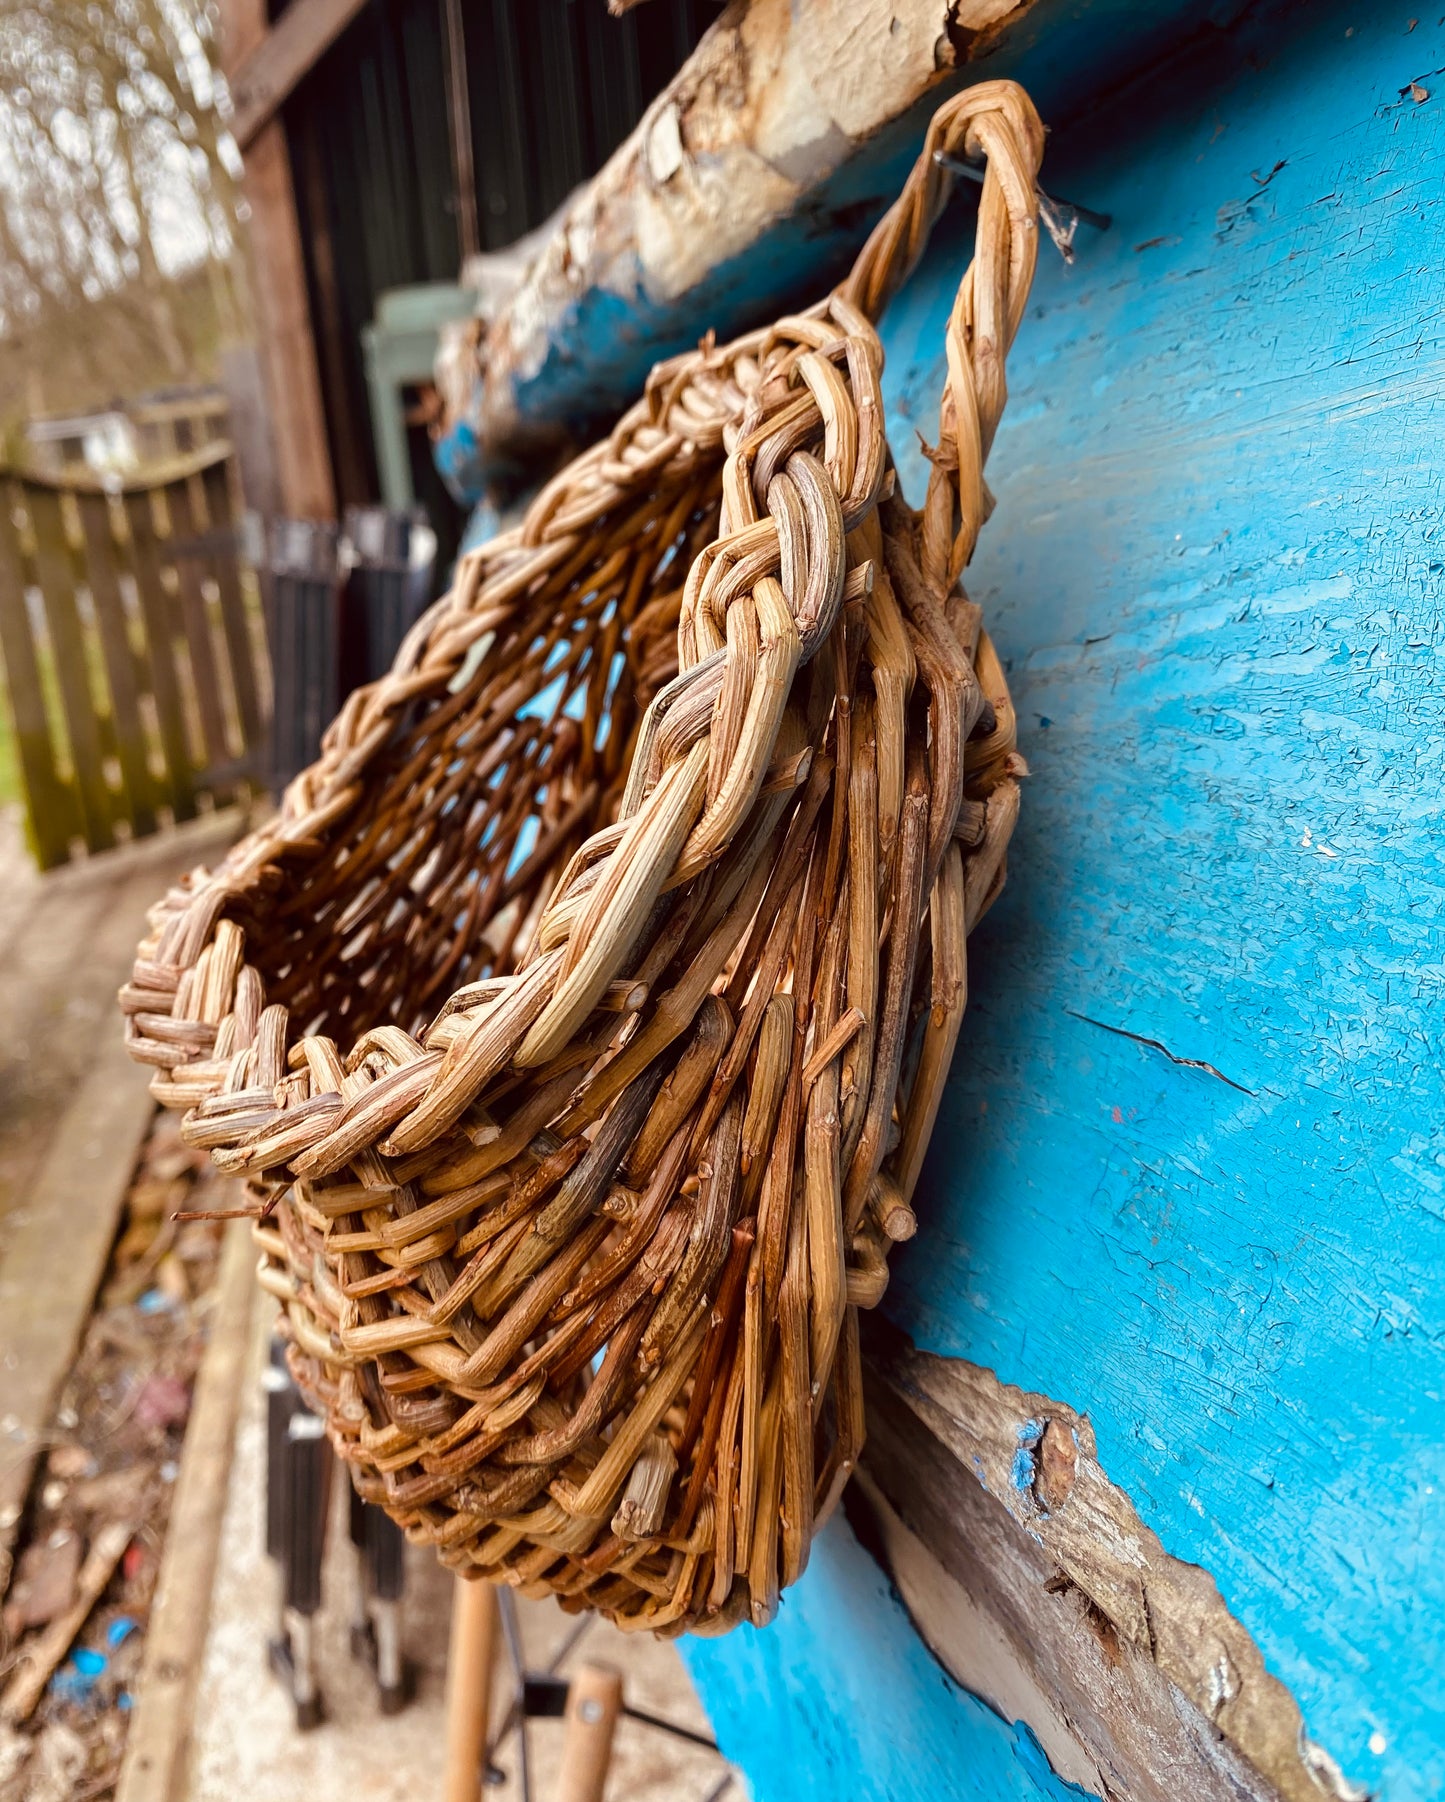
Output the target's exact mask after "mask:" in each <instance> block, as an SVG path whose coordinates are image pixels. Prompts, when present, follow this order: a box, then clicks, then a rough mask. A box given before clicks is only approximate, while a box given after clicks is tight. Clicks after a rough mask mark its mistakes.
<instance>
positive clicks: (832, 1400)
mask: <svg viewBox="0 0 1445 1802" xmlns="http://www.w3.org/2000/svg"><path fill="white" fill-rule="evenodd" d="M1042 148H1043V131H1042V128H1041V126H1040V124H1039V121H1038V117H1037V115H1036V114H1035V112H1034V109H1033V107H1032V105H1031V104H1030V102H1029V100H1028V98H1027V97H1026V96H1025V94H1024V93H1023V92H1022V91H1021V90H1020V89H1019V88H1017V87H1015V86H1013V85H1012V84H1010V83H1004V82H991V83H987V84H985V85H983V86H980V87H976V88H973V89H971V90H970V91H968V92H966V93H964V94H962V95H960V96H959V97H958V98H956V99H954V100H952V101H950V102H949V103H948V104H947V105H946V106H944V107H943V108H942V109H941V110H940V111H939V113H938V114H937V116H936V117H935V118H934V120H933V123H932V126H931V127H930V130H929V133H928V138H927V141H926V144H925V147H924V150H923V154H922V156H921V157H920V159H919V161H918V164H917V166H916V167H915V169H914V170H913V172H912V174H911V176H910V177H909V180H908V183H907V186H906V188H905V190H904V192H903V194H902V196H901V197H900V199H899V200H898V202H897V203H896V205H895V206H894V207H893V208H892V210H891V211H890V212H889V213H888V214H887V216H886V217H885V218H884V220H883V221H882V223H881V224H880V225H879V227H878V229H877V230H876V231H875V232H874V234H873V236H872V238H871V239H870V241H869V243H868V245H867V246H866V248H865V249H864V251H863V252H862V254H861V256H860V258H859V260H858V263H857V265H856V267H855V268H854V270H853V273H852V275H851V276H850V277H849V279H848V280H847V281H846V282H845V283H844V284H843V285H842V286H841V287H840V288H839V289H838V290H837V291H836V292H835V293H833V294H831V295H830V296H829V297H828V298H827V299H825V300H823V301H822V302H820V303H819V304H818V305H817V306H815V307H813V308H811V309H810V310H809V311H808V312H806V313H804V314H800V315H798V316H797V317H791V318H785V319H780V320H779V321H778V322H777V323H776V324H775V325H773V326H772V327H771V328H770V329H768V330H766V331H760V332H755V333H753V334H751V335H749V336H747V337H744V338H741V339H739V340H738V341H737V342H735V343H733V344H729V345H727V346H725V347H719V346H716V345H714V344H713V343H712V342H711V341H710V340H709V341H707V342H705V343H704V344H703V345H702V346H701V347H700V348H699V349H697V350H696V351H692V352H690V353H688V354H687V355H685V356H680V357H677V358H674V359H673V360H672V361H670V362H668V363H664V364H661V365H659V367H658V368H656V369H655V370H654V371H653V373H652V376H651V377H650V379H649V381H648V383H647V388H646V393H645V395H644V396H643V398H642V399H641V400H640V401H639V402H638V403H637V405H636V406H634V407H633V408H632V410H631V411H630V412H629V413H628V414H627V415H626V417H625V418H624V419H623V420H622V421H621V423H620V424H619V425H618V427H617V428H616V430H615V431H614V432H613V433H612V435H611V436H610V438H608V439H607V440H606V441H605V442H603V443H600V444H598V445H596V446H595V447H594V448H593V449H592V450H590V451H588V452H587V453H586V454H585V455H584V456H581V457H579V458H578V459H577V460H576V461H575V462H574V463H572V464H571V465H570V466H569V467H567V468H566V469H565V470H563V472H562V473H561V474H560V475H559V476H557V477H556V478H555V479H554V480H553V481H552V482H550V483H549V484H548V485H547V487H546V488H545V489H544V490H543V491H542V492H541V493H540V494H539V495H538V496H537V498H536V500H535V501H534V502H533V503H532V505H531V507H530V509H529V510H528V512H527V515H526V518H525V520H524V522H523V523H522V525H521V526H520V527H518V528H517V529H516V530H514V531H511V532H508V533H507V534H505V535H504V536H502V537H500V538H497V539H496V540H495V541H493V542H492V543H491V544H489V545H487V546H486V547H485V548H484V549H483V550H481V551H479V552H477V553H475V554H473V555H472V556H470V557H468V558H466V559H465V560H464V561H463V562H462V564H461V565H460V567H459V569H458V572H457V581H456V585H455V587H454V588H453V590H452V592H451V593H450V594H449V595H447V596H446V597H445V598H444V599H443V600H442V601H440V602H439V603H438V604H437V605H436V606H435V607H433V608H432V609H431V611H430V612H429V613H428V614H427V615H426V616H425V617H424V618H423V619H422V620H421V621H420V623H419V624H418V625H417V626H416V627H415V628H414V629H413V630H412V632H411V634H410V635H409V637H408V638H407V640H406V642H405V643H404V644H403V646H402V649H401V651H400V653H399V654H398V656H397V659H396V663H395V666H394V667H393V669H392V670H391V672H390V674H388V675H387V676H386V677H384V678H383V679H382V680H381V681H380V682H377V683H375V684H373V685H372V686H370V687H367V688H363V689H361V690H359V691H357V692H356V693H355V694H353V695H352V696H351V698H350V699H349V700H348V701H347V703H346V705H345V707H344V708H343V709H342V711H341V714H340V715H339V717H338V718H337V719H336V721H335V723H334V724H333V725H332V726H331V728H330V730H329V732H328V733H327V735H326V739H325V743H324V747H323V750H322V754H321V757H320V760H319V761H318V762H317V763H316V764H315V765H314V766H313V767H312V768H310V769H308V770H306V771H305V772H304V773H303V774H302V775H301V776H299V777H298V778H297V779H296V781H295V782H294V783H293V784H292V785H291V787H290V788H289V789H288V790H287V792H286V795H285V798H284V801H283V803H282V806H281V809H280V812H279V813H278V814H277V816H276V817H275V818H274V819H272V820H271V821H269V822H268V823H267V824H266V825H265V826H263V827H262V828H261V829H260V830H259V831H258V832H255V833H254V834H252V836H251V837H249V838H247V839H246V840H244V841H243V842H242V843H240V844H239V845H238V846H237V847H236V848H235V849H234V850H233V851H232V852H231V853H230V854H229V856H228V857H227V858H226V859H225V861H224V862H223V863H222V864H221V865H220V867H219V868H218V869H216V870H215V871H214V872H211V873H207V872H205V871H199V872H197V873H196V874H195V875H193V876H192V877H191V878H189V879H188V880H187V881H186V882H185V883H184V884H182V885H181V886H180V887H178V888H176V889H174V890H172V891H171V892H170V893H169V894H168V895H166V896H165V898H164V899H163V900H162V901H161V902H160V903H159V904H158V905H157V907H156V908H155V909H154V910H153V912H152V914H151V916H150V925H151V930H150V934H149V936H148V937H147V939H146V940H145V942H144V944H143V945H142V947H141V950H140V954H139V958H138V961H137V963H136V966H135V973H134V977H133V980H132V981H131V982H130V983H129V984H128V985H127V987H126V988H125V989H124V990H123V991H122V994H121V1005H122V1007H123V1009H124V1012H125V1014H126V1015H127V1034H128V1041H129V1045H130V1049H131V1051H132V1052H133V1054H134V1055H135V1056H136V1057H137V1058H138V1059H140V1060H141V1061H142V1062H144V1063H148V1064H152V1065H155V1066H156V1067H157V1068H156V1075H155V1077H154V1081H153V1085H152V1086H153V1089H154V1092H155V1094H156V1095H157V1097H158V1098H159V1099H160V1100H161V1101H162V1102H164V1103H165V1104H167V1105H168V1106H171V1107H175V1108H180V1109H184V1110H185V1128H184V1130H185V1135H186V1138H187V1139H188V1141H189V1142H190V1143H192V1144H194V1145H198V1146H204V1147H206V1148H208V1149H209V1150H210V1152H211V1154H212V1155H213V1157H214V1158H215V1161H216V1163H217V1164H218V1165H219V1166H220V1167H221V1168H222V1169H224V1170H227V1171H232V1172H236V1173H240V1174H243V1175H244V1176H246V1177H247V1178H249V1179H251V1181H252V1182H253V1184H254V1185H255V1193H254V1200H255V1202H256V1207H257V1211H258V1212H259V1213H261V1218H260V1220H259V1221H258V1225H257V1228H256V1233H257V1238H258V1240H259V1243H260V1245H261V1248H262V1252H263V1257H262V1263H261V1273H260V1274H261V1281H262V1282H263V1283H264V1285H265V1287H266V1288H267V1289H268V1290H270V1291H271V1292H272V1293H273V1294H274V1295H276V1296H277V1297H278V1298H279V1300H280V1302H281V1304H282V1309H283V1316H284V1323H285V1324H284V1330H285V1332H286V1333H287V1335H288V1337H289V1342H290V1357H291V1361H292V1367H293V1369H294V1372H295V1374H296V1376H297V1378H298V1380H299V1381H300V1382H301V1384H302V1386H303V1388H304V1390H305V1392H306V1393H307V1395H308V1396H309V1397H310V1399H311V1401H312V1403H313V1405H314V1406H315V1407H316V1408H317V1409H318V1411H320V1412H321V1413H323V1414H324V1416H325V1418H326V1421H327V1423H328V1426H329V1430H330V1433H331V1437H332V1439H333V1441H334V1443H335V1446H336V1449H337V1451H338V1453H339V1454H340V1456H341V1457H342V1458H344V1459H345V1460H346V1462H347V1464H348V1465H349V1466H350V1468H351V1472H352V1475H353V1479H354V1481H355V1483H356V1485H357V1487H358V1489H359V1490H360V1491H361V1493H362V1494H363V1495H364V1496H365V1497H366V1499H367V1500H368V1501H373V1502H377V1503H380V1504H381V1505H382V1506H383V1507H384V1508H386V1510H387V1511H388V1512H389V1513H390V1514H391V1515H393V1516H394V1517H395V1519H396V1520H397V1521H399V1522H400V1523H401V1525H402V1526H403V1527H404V1528H405V1530H406V1532H407V1533H408V1535H409V1536H410V1537H411V1538H413V1539H415V1540H420V1541H424V1542H426V1543H428V1544H431V1545H434V1546H435V1547H436V1548H437V1550H438V1551H439V1553H440V1555H441V1557H442V1558H443V1560H444V1561H445V1562H446V1563H447V1564H449V1565H453V1566H455V1567H456V1568H458V1569H459V1570H461V1571H463V1572H465V1573H467V1574H469V1575H482V1576H487V1577H491V1578H494V1579H505V1580H507V1581H509V1582H511V1583H514V1584H516V1585H517V1586H519V1587H520V1588H521V1589H522V1590H523V1591H524V1592H526V1593H528V1594H533V1593H542V1592H548V1591H550V1592H554V1593H556V1594H557V1595H558V1596H559V1597H561V1599H562V1602H563V1605H564V1606H565V1607H569V1608H582V1607H592V1608H597V1609H600V1610H602V1611H603V1612H604V1613H606V1614H608V1615H609V1616H611V1617H612V1618H613V1619H614V1620H616V1621H617V1622H618V1623H619V1624H621V1625H623V1626H629V1627H650V1628H653V1629H658V1630H662V1629H666V1630H671V1631H680V1630H682V1629H685V1628H691V1629H698V1630H704V1631H706V1630H709V1629H711V1630H720V1629H722V1628H725V1627H727V1626H730V1625H731V1624H732V1623H734V1622H736V1621H738V1620H740V1619H744V1618H747V1619H751V1620H753V1621H754V1622H758V1623H761V1622H764V1621H766V1620H767V1619H768V1618H769V1617H770V1616H771V1615H772V1613H773V1611H774V1609H775V1608H776V1605H777V1600H778V1594H779V1591H780V1589H781V1588H783V1587H784V1586H785V1585H787V1584H789V1583H792V1582H793V1581H794V1580H795V1579H796V1578H797V1577H798V1576H799V1574H800V1573H801V1572H802V1570H803V1567H804V1565H805V1563H806V1561H807V1557H808V1548H809V1544H810V1541H811V1539H812V1535H813V1533H814V1531H815V1530H816V1528H817V1526H818V1524H819V1523H820V1522H821V1520H822V1519H823V1518H824V1517H825V1516H826V1515H827V1513H828V1511H829V1510H830V1508H831V1507H832V1506H833V1505H834V1503H835V1502H836V1500H837V1497H838V1495H839V1493H840V1491H841V1489H842V1486H843V1484H844V1483H845V1482H846V1480H847V1477H848V1475H849V1472H850V1471H851V1470H852V1468H853V1465H854V1462H855V1460H856V1458H857V1455H858V1451H859V1447H860V1444H861V1441H862V1436H863V1421H862V1401H861V1387H860V1376H859V1362H858V1333H857V1310H858V1309H859V1308H863V1307H870V1306H872V1305H873V1304H874V1303H876V1302H877V1300H878V1299H879V1297H880V1296H881V1294H882V1292H883V1288H884V1284H885V1282H886V1280H887V1266H886V1262H885V1259H886V1255H887V1252H888V1249H889V1245H890V1242H891V1241H893V1240H895V1239H898V1238H901V1237H905V1236H907V1234H908V1233H909V1232H911V1230H912V1226H913V1216H912V1214H911V1211H910V1208H909V1199H910V1196H911V1194H912V1190H913V1187H914V1183H915V1180H916V1178H917V1176H918V1172H919V1167H920V1164H921V1162H922V1159H923V1155H924V1151H925V1149H926V1147H927V1144H928V1139H929V1134H930V1132H931V1130H932V1127H933V1122H934V1117H935V1114H936V1112H937V1109H938V1104H939V1098H940V1094H941V1090H942V1086H943V1082H944V1079H945V1076H946V1074H947V1070H948V1065H949V1060H950V1058H951V1056H952V1053H953V1048H954V1043H955V1040H956V1038H957V1036H958V1030H959V1024H960V1020H961V1017H962V1014H963V1009H964V1002H965V995H966V984H965V939H966V936H967V934H968V932H969V931H970V929H971V928H972V927H973V925H974V924H975V923H976V921H977V920H978V918H979V917H980V915H981V914H982V913H983V912H984V910H985V909H986V908H987V907H988V905H989V904H990V902H991V901H992V900H993V898H994V896H995V895H996V894H997V893H998V891H999V888H1000V886H1001V885H1002V882H1003V877H1004V852H1005V849H1006V846H1007V843H1008V839H1009V835H1010V832H1011V830H1012V827H1013V823H1014V819H1015V817H1016V814H1017V811H1018V787H1017V783H1016V781H1015V780H1014V778H1015V776H1016V775H1017V774H1018V773H1019V772H1020V769H1021V766H1020V765H1019V763H1018V760H1017V757H1016V755H1015V753H1014V750H1013V746H1014V729H1013V714H1012V710H1011V708H1010V705H1009V700H1008V693H1007V689H1006V685H1005V682H1004V677H1003V672H1002V670H1001V668H1000V666H999V661H998V658H997V657H996V655H995V653H994V650H993V647H992V645H991V644H990V642H989V640H988V637H987V635H986V634H985V633H984V632H983V631H982V630H981V627H980V620H979V612H978V609H977V607H975V606H974V605H973V604H972V603H971V602H970V601H968V600H967V599H966V597H965V596H964V594H963V592H962V591H961V589H960V588H959V586H958V578H959V575H960V572H961V571H962V569H963V567H964V565H965V564H966V563H967V562H968V559H969V556H970V554H971V552H972V550H973V545H974V540H975V538H976V536H977V533H978V530H979V527H980V525H981V524H982V522H983V520H984V518H985V517H986V515H987V512H988V509H989V505H990V499H989V495H988V491H987V489H986V487H985V485H984V481H983V463H984V458H985V456H986V455H987V452H988V448H989V445H990V443H991V441H992V438H993V434H994V429H995V427H996V426H997V424H998V420H999V416H1000V413H1001V412H1002V409H1003V405H1004V397H1005V387H1004V358H1005V354H1006V352H1007V350H1008V347H1009V345H1010V344H1011V342H1012V340H1013V337H1014V333H1015V331H1016V330H1017V327H1018V324H1019V321H1020V318H1021V316H1022V314H1023V310H1024V305H1025V301H1026V299H1027V296H1028V291H1029V284H1030V281H1031V278H1032V275H1033V269H1034V262H1035V254H1036V249H1037V232H1036V208H1037V199H1036V191H1035V176H1036V171H1037V168H1038V163H1039V159H1040V155H1041V153H1042ZM940 151H941V152H944V153H945V154H947V155H950V156H962V157H967V158H972V159H986V163H987V167H986V172H985V174H984V178H983V185H982V194H981V201H980V208H979V215H978V229H977V243H976V249H975V255H974V260H973V262H972V264H971V265H970V267H969V269H968V271H967V273H966V274H965V275H964V278H963V281H962V284H961V286H960V288H959V291H958V298H957V302H956V304H955V306H954V309H953V312H952V316H951V318H950V320H949V324H948V332H947V351H948V377H947V385H946V389H945V392H944V395H943V402H942V414H941V421H940V430H939V443H938V446H937V449H936V450H934V451H932V452H931V453H930V454H931V458H932V473H931V476H930V479H929V486H928V494H927V499H926V501H925V504H924V507H923V510H922V512H921V513H918V514H915V513H914V512H912V511H910V510H909V509H908V508H907V507H906V506H905V505H904V503H903V501H902V499H901V498H900V497H899V496H898V495H897V494H896V493H895V492H894V483H893V473H892V466H891V461H890V457H889V452H888V446H887V444H886V443H885V440H884V429H883V404H882V399H881V395H880V389H879V373H880V370H881V367H882V353H881V350H880V347H879V341H878V336H877V333H876V331H875V329H874V325H873V321H874V320H875V319H876V318H877V317H878V315H879V313H880V312H881V310H882V308H883V305H884V303H885V302H886V300H887V299H888V297H889V295H890V294H891V293H892V292H893V291H894V290H895V289H896V287H897V286H898V285H899V283H900V282H901V281H902V280H903V278H904V276H905V275H906V274H907V272H908V271H909V269H910V268H911V267H912V266H913V264H914V263H915V262H916V260H917V258H918V256H919V254H920V253H921V251H922V248H923V245H924V243H925V240H926V238H927V235H928V232H929V229H930V227H931V225H932V223H933V221H934V219H935V218H936V217H937V215H938V213H939V211H940V209H941V207H942V205H943V202H944V199H945V198H946V194H947V190H948V187H949V184H950V181H951V177H950V175H949V173H948V171H947V169H946V168H945V167H944V166H943V165H942V164H941V163H940V161H939V160H938V159H937V157H936V155H935V153H936V152H940Z"/></svg>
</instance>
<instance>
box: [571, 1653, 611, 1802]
mask: <svg viewBox="0 0 1445 1802" xmlns="http://www.w3.org/2000/svg"><path fill="white" fill-rule="evenodd" d="M621 1712H622V1674H621V1672H620V1671H615V1670H613V1668H612V1666H611V1665H608V1664H584V1665H582V1666H580V1667H579V1669H578V1671H577V1675H576V1676H575V1677H574V1678H573V1679H572V1683H571V1687H570V1688H569V1689H568V1691H567V1727H566V1732H565V1734H564V1736H563V1740H562V1771H561V1777H560V1780H559V1782H558V1785H557V1802H602V1792H603V1790H604V1789H605V1788H606V1786H607V1770H608V1766H609V1765H610V1764H611V1763H612V1735H613V1732H614V1730H615V1728H616V1726H617V1717H618V1715H619V1714H621Z"/></svg>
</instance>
